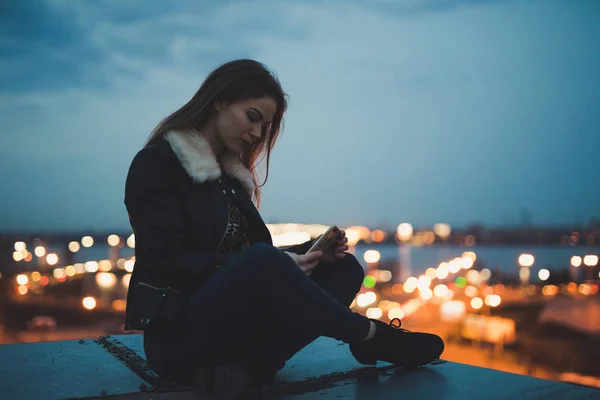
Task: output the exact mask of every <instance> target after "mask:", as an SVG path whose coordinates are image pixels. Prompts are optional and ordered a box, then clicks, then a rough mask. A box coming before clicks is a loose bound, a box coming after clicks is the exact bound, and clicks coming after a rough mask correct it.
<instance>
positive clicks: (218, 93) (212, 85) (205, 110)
mask: <svg viewBox="0 0 600 400" xmlns="http://www.w3.org/2000/svg"><path fill="white" fill-rule="evenodd" d="M266 96H267V97H270V98H272V99H273V100H274V101H275V104H276V106H277V107H276V110H275V114H274V115H273V120H272V121H271V124H269V128H268V129H267V130H266V131H265V132H263V135H262V136H261V138H260V140H258V141H257V142H256V143H255V144H254V145H253V146H252V148H251V149H250V150H249V151H247V152H244V153H243V155H242V162H243V163H244V165H245V166H246V168H248V170H249V171H250V173H251V174H252V179H253V181H254V186H255V189H254V190H253V192H252V193H251V196H252V199H253V200H254V202H255V203H256V206H257V207H258V206H259V205H260V188H261V187H262V186H264V184H265V183H266V182H267V179H268V177H269V163H270V160H271V150H273V147H274V146H275V142H276V141H277V138H278V137H279V134H280V131H281V127H282V120H283V114H284V113H285V110H286V108H287V99H286V97H287V96H286V94H285V93H284V91H283V89H282V88H281V84H280V83H279V80H278V79H277V77H276V76H275V75H274V74H273V73H271V72H270V71H269V70H268V68H267V67H266V66H265V65H264V64H262V63H260V62H258V61H255V60H250V59H241V60H235V61H230V62H228V63H225V64H223V65H221V66H220V67H218V68H217V69H215V70H214V71H212V72H211V73H210V74H209V75H208V77H207V78H206V80H205V81H204V82H203V83H202V85H201V86H200V89H198V91H197V92H196V94H194V96H193V97H192V98H191V99H190V100H189V101H188V102H187V103H186V104H185V105H184V106H183V107H181V108H180V109H179V110H177V111H175V112H174V113H173V114H171V115H169V116H168V117H167V118H165V119H163V120H162V121H161V122H160V123H159V124H158V125H157V126H156V128H154V129H153V130H152V133H151V134H150V136H149V137H148V140H147V141H146V146H149V145H151V144H153V143H155V142H157V141H158V140H160V139H161V138H162V137H163V136H164V134H165V133H167V132H169V131H171V130H176V131H185V130H191V129H194V128H200V127H202V126H204V125H205V124H206V123H207V122H208V121H209V120H210V119H211V118H212V117H213V115H214V113H215V112H216V109H215V104H216V103H218V102H225V103H232V102H235V101H241V100H248V99H256V98H262V97H266ZM265 155H266V170H265V179H264V181H263V182H262V183H261V184H258V173H257V171H256V169H257V166H258V164H259V163H260V162H261V161H262V158H261V157H263V156H265Z"/></svg>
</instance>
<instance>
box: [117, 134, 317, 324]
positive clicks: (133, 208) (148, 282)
mask: <svg viewBox="0 0 600 400" xmlns="http://www.w3.org/2000/svg"><path fill="white" fill-rule="evenodd" d="M252 185H253V183H252V179H251V176H250V173H249V171H248V170H247V169H246V168H245V167H244V166H243V164H242V163H241V161H239V158H238V157H235V155H231V154H225V155H224V156H223V157H222V158H220V159H219V160H216V159H215V157H214V155H213V153H212V150H211V149H210V146H209V145H208V143H207V142H206V141H205V140H204V139H202V137H201V136H199V135H197V134H196V135H189V134H185V133H180V132H169V133H168V134H167V135H166V137H165V139H161V140H160V141H158V142H157V143H155V144H153V145H150V146H147V147H145V148H144V149H142V150H141V151H140V152H139V153H138V154H137V155H136V156H135V158H134V160H133V162H132V163H131V166H130V169H129V173H128V175H127V182H126V186H125V205H126V207H127V211H128V213H129V220H130V222H131V226H132V228H133V231H134V233H135V239H136V247H135V267H134V270H133V274H132V277H131V280H130V284H129V290H128V293H127V311H126V321H125V327H126V329H140V330H143V329H145V328H146V327H147V325H148V323H149V322H150V321H151V320H153V319H155V318H159V319H163V320H169V319H173V318H175V316H176V315H177V313H178V311H179V310H180V309H181V307H182V305H183V304H184V303H185V302H186V301H187V297H188V295H189V294H190V293H191V292H192V291H194V290H196V289H197V288H198V287H199V286H200V285H201V284H202V282H204V281H205V280H206V279H207V278H209V277H210V276H211V275H212V274H213V273H214V272H215V271H216V269H217V268H218V267H219V266H222V265H224V264H226V263H227V262H228V260H229V259H230V258H231V257H233V256H235V254H222V253H221V254H220V253H218V252H217V249H218V248H219V245H220V243H221V241H222V238H223V235H224V233H225V230H226V227H227V224H228V217H229V215H228V202H229V201H230V200H233V201H235V202H236V204H237V206H238V207H239V208H240V209H241V210H243V211H244V212H245V213H246V215H247V217H248V218H249V219H250V221H251V226H252V237H253V238H254V240H253V241H254V242H263V243H269V244H272V240H271V235H270V233H269V230H268V229H267V227H266V225H265V223H264V222H263V220H262V218H261V217H260V214H259V213H258V211H257V209H256V208H255V206H254V204H253V202H252V200H251V198H250V194H249V193H250V190H251V189H252V187H253V186H252ZM310 244H311V242H307V243H304V244H302V245H298V246H292V247H290V248H286V249H285V250H287V251H292V252H296V253H299V254H300V253H303V252H305V251H306V250H307V249H308V248H309V246H310Z"/></svg>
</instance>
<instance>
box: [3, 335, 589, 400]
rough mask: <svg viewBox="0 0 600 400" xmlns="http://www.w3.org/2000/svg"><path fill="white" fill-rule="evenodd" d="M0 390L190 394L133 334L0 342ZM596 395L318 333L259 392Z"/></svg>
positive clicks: (155, 396)
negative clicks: (390, 355) (368, 361)
mask: <svg viewBox="0 0 600 400" xmlns="http://www.w3.org/2000/svg"><path fill="white" fill-rule="evenodd" d="M0 377H1V380H0V394H1V396H0V397H1V398H3V399H11V400H21V399H22V400H32V399H36V400H44V399H48V400H64V399H101V398H102V399H106V398H110V399H128V400H138V399H144V400H166V399H169V400H184V399H197V398H198V394H197V393H195V392H194V391H192V390H191V389H190V388H189V387H166V386H164V385H163V384H161V381H160V380H159V379H158V377H157V376H156V374H154V372H153V371H151V370H150V369H149V368H148V365H147V364H146V361H145V355H144V351H143V347H142V338H141V336H140V335H123V336H112V337H101V338H99V339H98V340H79V341H64V342H47V343H32V344H15V345H3V346H0ZM402 397H404V398H411V399H473V398H485V399H600V389H595V388H590V387H584V386H578V385H573V384H568V383H562V382H553V381H546V380H541V379H536V378H530V377H526V376H521V375H514V374H508V373H504V372H499V371H494V370H489V369H485V368H478V367H472V366H468V365H463V364H457V363H450V362H443V361H442V362H440V363H436V364H435V365H428V366H426V367H423V368H419V369H416V370H412V371H405V370H402V369H401V368H397V367H394V366H392V365H389V364H385V363H381V364H378V365H377V366H375V367H365V366H363V365H361V364H358V363H357V362H356V361H355V360H354V358H353V357H352V355H351V354H350V352H349V351H348V350H347V346H346V345H344V344H343V343H340V342H337V341H335V340H332V339H327V338H321V339H318V340H316V341H315V342H314V343H312V344H311V345H310V346H308V347H306V348H305V349H304V350H302V351H301V352H300V353H298V354H297V355H296V356H295V357H294V358H293V359H292V360H290V361H289V362H288V363H287V365H286V367H285V368H284V369H283V370H282V371H280V372H279V373H278V375H277V379H276V382H275V385H274V386H273V387H272V388H269V389H267V390H265V391H263V392H261V393H260V398H281V399H296V398H297V399H313V398H314V399H317V398H319V399H323V398H354V399H398V398H402Z"/></svg>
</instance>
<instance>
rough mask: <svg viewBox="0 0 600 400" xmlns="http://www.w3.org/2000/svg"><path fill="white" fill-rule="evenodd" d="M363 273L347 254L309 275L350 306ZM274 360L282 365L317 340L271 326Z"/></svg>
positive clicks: (350, 255)
mask: <svg viewBox="0 0 600 400" xmlns="http://www.w3.org/2000/svg"><path fill="white" fill-rule="evenodd" d="M364 276H365V272H364V269H363V267H362V265H360V263H359V261H358V260H357V259H356V257H354V255H352V254H349V253H347V254H346V256H345V257H344V258H342V259H338V260H335V261H333V262H330V263H323V264H320V265H319V266H317V267H316V268H315V269H314V270H313V272H312V274H311V275H310V278H311V279H312V280H313V281H314V282H315V283H316V284H317V285H319V286H320V287H321V288H323V289H324V290H325V291H326V292H327V293H329V294H330V295H331V296H332V297H333V298H334V299H336V300H337V301H338V302H339V303H340V304H342V305H343V306H344V307H350V304H352V300H354V298H355V297H356V294H357V293H358V292H359V291H360V288H361V286H362V283H363V279H364ZM272 329H273V330H272V334H271V337H272V343H271V344H270V346H269V347H271V348H272V352H273V357H274V359H273V363H274V364H275V365H277V366H282V365H283V363H285V361H287V360H289V359H290V358H291V357H292V356H293V355H294V354H296V353H297V352H298V351H300V350H301V349H302V348H304V347H305V346H307V345H308V344H310V343H311V342H312V341H314V340H315V339H317V338H318V337H319V335H316V334H314V333H313V332H307V331H302V330H294V329H291V328H290V327H287V326H282V325H281V324H280V325H277V326H273V327H272Z"/></svg>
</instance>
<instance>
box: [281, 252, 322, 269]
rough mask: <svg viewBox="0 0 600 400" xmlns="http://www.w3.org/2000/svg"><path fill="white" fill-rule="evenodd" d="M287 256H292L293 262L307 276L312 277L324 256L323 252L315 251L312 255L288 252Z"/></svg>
mask: <svg viewBox="0 0 600 400" xmlns="http://www.w3.org/2000/svg"><path fill="white" fill-rule="evenodd" d="M285 254H287V255H288V256H290V257H291V258H292V260H294V261H295V262H296V264H297V265H298V267H300V269H301V270H302V272H304V273H305V274H307V275H310V273H311V272H312V270H313V269H314V268H315V267H316V266H317V265H319V261H321V257H322V256H323V252H322V251H321V250H319V251H313V252H312V253H308V254H295V253H290V252H288V251H286V252H285Z"/></svg>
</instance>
